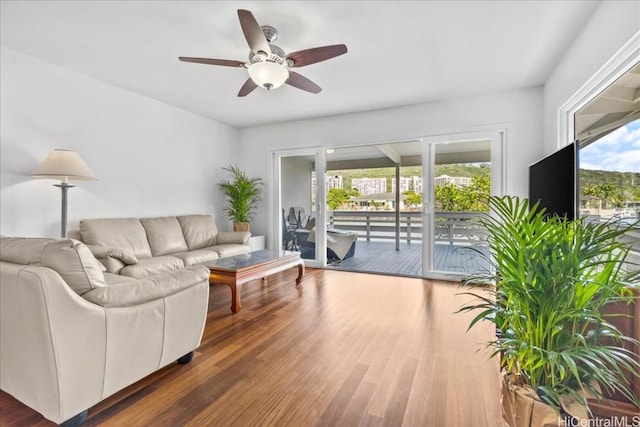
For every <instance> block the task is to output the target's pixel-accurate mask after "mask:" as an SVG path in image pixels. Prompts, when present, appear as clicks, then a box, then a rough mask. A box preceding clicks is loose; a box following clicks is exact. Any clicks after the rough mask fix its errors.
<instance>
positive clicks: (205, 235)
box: [178, 215, 218, 251]
mask: <svg viewBox="0 0 640 427" xmlns="http://www.w3.org/2000/svg"><path fill="white" fill-rule="evenodd" d="M178 221H179V222H180V226H181V227H182V233H183V234H184V238H185V240H186V241H187V246H188V248H189V250H190V251H192V250H194V249H202V248H206V247H209V246H213V245H215V244H216V237H217V235H218V228H217V227H216V223H215V222H214V221H213V218H212V217H211V215H185V216H179V217H178Z"/></svg>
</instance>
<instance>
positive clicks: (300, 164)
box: [272, 149, 325, 266]
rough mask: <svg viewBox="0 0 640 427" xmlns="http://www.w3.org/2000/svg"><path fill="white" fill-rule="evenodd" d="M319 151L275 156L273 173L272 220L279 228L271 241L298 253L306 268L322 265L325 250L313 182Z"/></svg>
mask: <svg viewBox="0 0 640 427" xmlns="http://www.w3.org/2000/svg"><path fill="white" fill-rule="evenodd" d="M320 157H321V156H320V151H319V150H315V149H310V150H287V151H281V152H277V153H274V163H275V165H274V166H275V167H274V171H275V176H274V178H275V180H274V181H275V183H276V188H277V190H278V191H277V192H275V196H274V198H275V200H274V203H273V206H274V207H275V211H274V212H273V215H272V216H273V218H274V219H277V221H278V227H274V229H277V230H278V231H277V232H276V236H274V237H275V238H274V241H276V242H278V248H280V249H284V250H288V251H296V252H300V255H301V257H302V258H303V259H305V260H306V263H307V264H308V265H309V266H323V265H324V258H323V257H322V256H321V254H322V249H323V248H324V247H325V242H324V239H321V238H318V236H323V234H322V233H320V232H319V231H320V229H324V215H323V212H322V211H321V210H320V209H319V203H318V200H320V199H321V198H323V197H324V195H323V194H319V191H318V185H317V183H316V179H317V176H318V165H319V163H320V162H319V158H320Z"/></svg>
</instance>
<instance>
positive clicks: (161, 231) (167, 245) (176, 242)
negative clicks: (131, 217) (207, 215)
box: [140, 217, 188, 256]
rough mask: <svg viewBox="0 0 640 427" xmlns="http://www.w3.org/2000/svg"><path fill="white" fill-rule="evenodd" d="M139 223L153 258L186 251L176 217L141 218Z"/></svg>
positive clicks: (185, 243) (185, 244)
mask: <svg viewBox="0 0 640 427" xmlns="http://www.w3.org/2000/svg"><path fill="white" fill-rule="evenodd" d="M140 222H141V223H142V226H143V227H144V229H145V231H146V232H147V240H148V241H149V246H150V247H151V254H152V255H153V256H159V255H166V254H171V253H174V252H183V251H186V250H187V249H188V248H187V242H185V241H184V236H183V235H182V228H180V223H179V222H178V219H177V218H176V217H163V218H142V219H141V220H140Z"/></svg>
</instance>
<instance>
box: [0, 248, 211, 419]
mask: <svg viewBox="0 0 640 427" xmlns="http://www.w3.org/2000/svg"><path fill="white" fill-rule="evenodd" d="M104 270H105V267H104V266H103V265H102V264H101V263H99V262H98V261H97V260H96V258H95V257H94V256H93V254H92V253H91V251H90V250H89V249H88V248H87V246H86V245H84V244H83V243H81V242H79V241H77V240H72V239H39V238H15V237H3V238H0V388H1V389H2V390H4V391H5V392H7V393H9V394H10V395H12V396H14V397H15V398H16V399H18V400H19V401H21V402H22V403H24V404H25V405H27V406H29V407H31V408H33V409H34V410H36V411H38V412H39V413H41V414H42V415H43V416H44V417H45V418H47V419H49V420H51V421H53V422H55V423H62V422H66V423H67V424H73V423H76V422H78V421H81V420H82V417H83V415H84V416H86V411H87V410H88V408H90V407H91V406H93V405H95V404H96V403H98V402H100V401H101V400H103V399H105V398H106V397H108V396H109V395H111V394H113V393H115V392H117V391H119V390H121V389H123V388H125V387H127V386H128V385H130V384H132V383H134V382H136V381H138V380H140V379H141V378H143V377H145V376H147V375H149V374H150V373H152V372H154V371H156V370H158V369H160V368H162V367H163V366H166V365H168V364H170V363H173V362H175V361H176V360H178V361H179V362H181V363H188V362H189V361H190V360H191V356H192V355H193V350H195V349H196V348H197V347H198V346H199V345H200V340H201V338H202V333H203V330H204V325H205V321H206V315H207V306H208V299H209V281H208V279H209V270H208V269H207V268H206V267H203V266H192V267H184V268H181V269H178V270H175V271H169V272H160V273H158V274H152V275H149V276H147V277H144V278H133V277H127V276H123V275H117V274H113V273H108V272H105V271H104Z"/></svg>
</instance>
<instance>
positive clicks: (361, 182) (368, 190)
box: [351, 178, 387, 196]
mask: <svg viewBox="0 0 640 427" xmlns="http://www.w3.org/2000/svg"><path fill="white" fill-rule="evenodd" d="M351 187H352V188H356V189H357V190H358V191H359V192H360V194H362V195H363V196H366V195H367V194H374V193H386V191H387V178H354V179H352V180H351Z"/></svg>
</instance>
